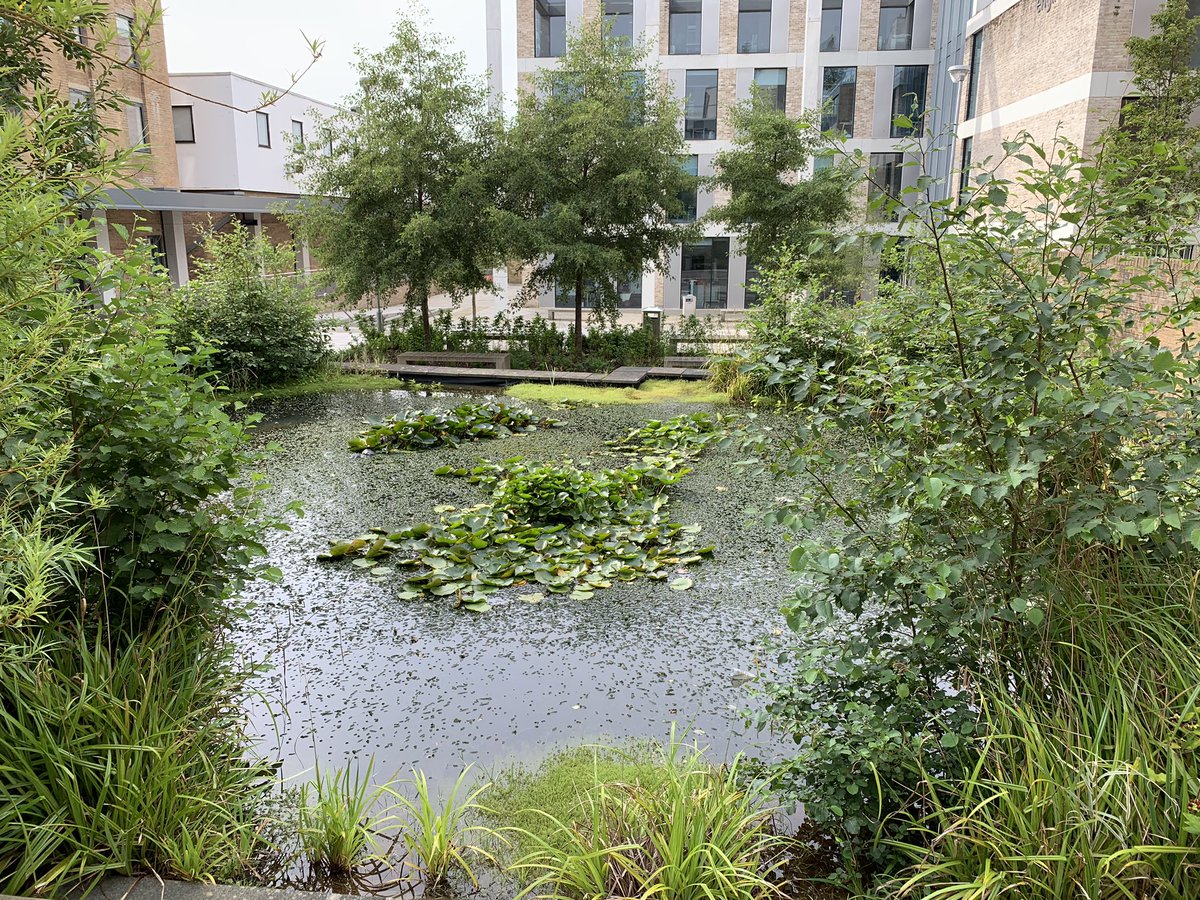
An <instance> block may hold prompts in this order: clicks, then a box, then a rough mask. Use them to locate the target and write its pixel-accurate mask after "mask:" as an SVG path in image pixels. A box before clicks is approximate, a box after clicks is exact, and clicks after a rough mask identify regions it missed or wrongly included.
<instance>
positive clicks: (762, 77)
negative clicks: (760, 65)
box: [754, 69, 787, 112]
mask: <svg viewBox="0 0 1200 900" xmlns="http://www.w3.org/2000/svg"><path fill="white" fill-rule="evenodd" d="M754 83H755V84H756V85H758V87H759V92H760V93H763V94H766V95H768V96H769V97H770V98H771V101H772V102H773V103H774V104H775V108H776V109H777V110H779V111H780V112H784V111H785V110H786V109H787V69H755V70H754Z"/></svg>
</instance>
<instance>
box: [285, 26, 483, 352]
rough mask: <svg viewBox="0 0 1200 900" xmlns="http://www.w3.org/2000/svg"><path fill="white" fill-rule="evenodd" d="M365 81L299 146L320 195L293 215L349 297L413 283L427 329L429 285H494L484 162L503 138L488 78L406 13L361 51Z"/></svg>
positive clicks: (460, 291)
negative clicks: (379, 42) (375, 46)
mask: <svg viewBox="0 0 1200 900" xmlns="http://www.w3.org/2000/svg"><path fill="white" fill-rule="evenodd" d="M358 69H359V89H358V91H357V92H356V93H355V94H354V95H353V96H352V97H350V98H349V99H348V100H347V101H346V102H345V107H346V109H345V111H344V112H342V113H341V114H340V115H338V116H336V117H335V118H333V119H332V120H331V121H328V122H326V123H324V124H323V128H322V136H323V138H325V139H324V140H322V141H320V142H314V143H311V144H306V145H304V146H302V147H297V148H296V150H295V156H296V164H297V168H298V169H299V170H300V171H301V172H302V173H303V174H304V176H305V181H306V183H305V188H306V191H307V193H309V194H311V195H312V196H313V197H314V198H319V199H313V200H310V201H309V202H307V203H306V204H305V205H304V207H303V208H302V211H301V212H300V213H299V214H298V215H297V216H296V217H295V224H296V227H297V228H298V230H299V231H300V232H301V234H303V235H304V236H305V237H306V238H307V239H308V240H309V241H310V242H311V243H312V245H313V250H314V252H315V253H316V254H317V256H318V258H319V259H320V260H321V261H322V263H323V264H324V265H325V266H326V268H327V269H329V270H330V271H331V273H332V274H333V275H334V277H335V278H336V280H337V283H338V287H339V289H340V290H341V291H342V293H343V295H344V296H345V297H346V298H347V299H349V300H358V299H361V298H362V297H364V296H366V295H368V294H371V293H381V294H389V293H391V292H393V291H395V290H397V289H400V288H407V290H408V300H409V302H410V303H412V304H413V305H414V306H419V307H420V309H421V313H422V320H423V323H424V341H425V346H426V347H427V348H428V346H429V343H430V339H431V330H430V326H429V295H430V293H431V291H432V290H433V289H434V288H435V287H436V288H437V289H439V290H442V291H445V292H447V293H449V294H451V295H452V296H454V297H462V296H464V295H466V294H468V293H470V292H472V291H477V290H488V289H490V282H489V280H488V279H487V276H486V272H485V269H486V268H487V267H489V266H490V265H491V264H492V263H493V262H495V261H497V257H498V256H499V254H498V253H497V252H496V246H497V245H496V242H495V235H496V234H497V232H496V231H495V229H494V226H495V220H494V216H493V215H492V210H493V209H494V206H493V204H492V195H493V192H492V190H491V187H490V185H489V183H488V180H487V178H488V171H487V169H486V167H485V160H486V157H487V154H488V152H489V149H490V147H491V145H492V144H493V143H494V142H495V140H496V130H497V128H496V125H495V123H494V121H493V120H492V118H491V116H490V114H489V112H488V108H487V91H486V88H485V86H484V85H483V84H482V82H479V81H475V80H472V79H470V78H468V76H467V73H466V62H465V59H464V57H463V56H462V54H459V53H451V52H448V51H447V50H446V49H445V43H444V40H443V39H442V38H441V37H440V36H435V35H429V34H423V33H422V32H421V30H420V29H419V28H418V27H417V25H416V24H415V23H413V22H412V21H410V20H407V19H402V20H401V21H400V22H399V23H398V24H397V26H396V28H395V31H394V33H393V35H392V41H391V43H390V44H389V45H388V47H387V48H385V49H384V50H382V51H379V52H377V53H362V54H361V55H360V57H359V60H358Z"/></svg>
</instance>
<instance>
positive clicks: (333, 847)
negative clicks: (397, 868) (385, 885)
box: [296, 760, 395, 876]
mask: <svg viewBox="0 0 1200 900" xmlns="http://www.w3.org/2000/svg"><path fill="white" fill-rule="evenodd" d="M374 768H375V765H374V760H372V761H371V762H370V763H369V764H368V765H367V767H366V769H365V770H360V769H357V768H356V769H354V770H353V771H351V769H350V767H349V766H346V767H344V768H342V769H335V770H334V771H333V772H332V773H325V772H322V771H321V769H320V768H317V769H316V771H315V772H314V774H313V779H312V780H311V781H307V782H305V783H304V784H302V785H301V786H300V792H299V795H298V797H297V801H298V802H297V813H298V815H297V827H296V832H297V834H298V836H299V839H300V846H301V848H302V849H303V852H304V855H305V857H306V858H307V859H308V862H309V865H310V866H312V867H313V868H314V869H315V870H316V871H317V872H319V873H322V874H325V875H341V876H345V875H349V874H350V873H352V872H353V871H354V870H355V869H356V868H357V867H358V866H359V865H361V864H362V863H364V862H367V861H368V860H371V859H376V858H378V857H379V854H380V852H381V850H382V848H381V846H380V835H381V834H382V833H383V831H384V830H385V829H386V828H388V827H389V826H391V825H392V824H394V822H395V816H394V815H392V805H393V804H392V803H391V802H390V798H391V784H390V783H389V784H385V785H382V786H376V785H374V784H373V783H372V781H371V773H372V770H373V769H374Z"/></svg>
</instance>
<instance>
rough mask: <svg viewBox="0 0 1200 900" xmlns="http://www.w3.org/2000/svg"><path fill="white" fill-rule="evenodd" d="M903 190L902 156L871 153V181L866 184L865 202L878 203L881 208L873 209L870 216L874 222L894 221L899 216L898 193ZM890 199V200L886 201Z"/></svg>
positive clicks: (900, 154) (901, 154) (899, 154)
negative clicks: (880, 204)
mask: <svg viewBox="0 0 1200 900" xmlns="http://www.w3.org/2000/svg"><path fill="white" fill-rule="evenodd" d="M903 189H904V154H903V153H872V154H871V180H870V181H869V182H867V202H868V203H873V202H875V201H877V200H878V201H880V202H881V203H882V206H881V207H880V208H879V209H873V210H871V212H870V216H871V218H872V219H873V220H875V221H887V220H894V219H895V218H896V216H897V215H898V214H899V208H898V203H893V202H892V201H899V199H900V192H901V191H902V190H903ZM888 198H890V199H888Z"/></svg>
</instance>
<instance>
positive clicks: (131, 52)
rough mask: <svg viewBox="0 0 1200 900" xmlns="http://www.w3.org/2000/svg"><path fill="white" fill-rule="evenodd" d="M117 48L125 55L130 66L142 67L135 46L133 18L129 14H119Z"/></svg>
mask: <svg viewBox="0 0 1200 900" xmlns="http://www.w3.org/2000/svg"><path fill="white" fill-rule="evenodd" d="M117 48H118V49H119V50H120V51H121V52H122V53H123V54H124V55H125V61H126V62H128V63H129V66H130V68H133V69H136V68H139V67H140V65H141V64H140V63H139V62H138V58H137V53H136V52H135V50H136V48H135V47H134V46H133V19H131V18H129V16H117Z"/></svg>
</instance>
